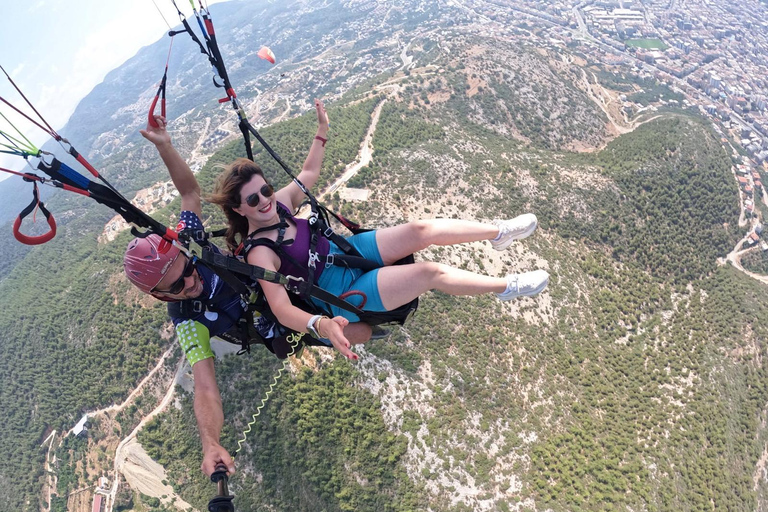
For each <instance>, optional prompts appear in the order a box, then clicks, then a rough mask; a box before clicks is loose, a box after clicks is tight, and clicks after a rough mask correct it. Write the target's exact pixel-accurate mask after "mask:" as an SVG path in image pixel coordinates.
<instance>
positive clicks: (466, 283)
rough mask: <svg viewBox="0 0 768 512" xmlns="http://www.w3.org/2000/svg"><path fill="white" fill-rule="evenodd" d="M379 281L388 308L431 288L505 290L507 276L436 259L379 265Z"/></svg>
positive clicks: (455, 291)
mask: <svg viewBox="0 0 768 512" xmlns="http://www.w3.org/2000/svg"><path fill="white" fill-rule="evenodd" d="M376 283H377V285H378V287H379V294H380V295H381V302H382V304H383V305H384V307H385V308H386V309H387V310H392V309H395V308H397V307H399V306H401V305H403V304H406V303H408V302H410V301H412V300H413V299H415V298H416V297H418V296H420V295H421V294H423V293H424V292H427V291H429V290H439V291H441V292H443V293H447V294H449V295H480V294H483V293H492V292H494V293H502V292H503V291H505V290H506V289H507V279H506V277H490V276H484V275H480V274H475V273H473V272H469V271H466V270H461V269H458V268H454V267H451V266H448V265H443V264H442V263H434V262H423V263H414V264H412V265H394V266H389V267H383V268H380V269H379V274H378V277H377V280H376Z"/></svg>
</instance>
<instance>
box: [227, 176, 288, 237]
mask: <svg viewBox="0 0 768 512" xmlns="http://www.w3.org/2000/svg"><path fill="white" fill-rule="evenodd" d="M268 191H270V187H269V186H268V184H267V182H266V180H265V179H264V178H263V177H262V176H260V175H258V174H254V175H253V176H252V177H251V179H250V180H249V181H248V182H247V183H245V184H244V185H243V186H242V188H241V189H240V206H238V207H237V208H233V210H234V211H236V212H237V213H239V214H240V215H242V216H244V217H246V218H247V219H248V223H249V224H250V225H251V226H255V227H260V226H268V225H272V224H274V223H275V222H277V221H276V217H277V200H276V199H275V194H274V191H272V193H271V194H270V195H269V197H265V196H264V194H265V193H266V192H268ZM248 198H251V204H254V205H255V206H251V205H249V204H248V202H247V200H248ZM257 199H258V203H256V200H257Z"/></svg>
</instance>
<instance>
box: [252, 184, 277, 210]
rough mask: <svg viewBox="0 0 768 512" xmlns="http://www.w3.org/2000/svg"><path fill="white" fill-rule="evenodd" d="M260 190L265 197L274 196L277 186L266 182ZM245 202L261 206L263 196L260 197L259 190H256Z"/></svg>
mask: <svg viewBox="0 0 768 512" xmlns="http://www.w3.org/2000/svg"><path fill="white" fill-rule="evenodd" d="M259 191H260V192H261V195H263V196H264V197H272V194H274V193H275V188H274V187H273V186H272V185H270V184H269V183H265V184H264V185H262V186H261V188H260V189H259ZM245 202H246V203H247V204H248V206H250V207H254V206H259V203H260V202H261V198H260V197H259V192H254V193H253V194H251V195H249V196H248V197H246V198H245Z"/></svg>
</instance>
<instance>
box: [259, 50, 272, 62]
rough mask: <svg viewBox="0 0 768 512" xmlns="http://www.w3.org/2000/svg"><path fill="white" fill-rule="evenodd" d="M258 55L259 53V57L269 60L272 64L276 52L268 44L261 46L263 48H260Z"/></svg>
mask: <svg viewBox="0 0 768 512" xmlns="http://www.w3.org/2000/svg"><path fill="white" fill-rule="evenodd" d="M258 55H259V58H261V59H264V60H268V61H269V62H271V63H272V64H274V63H275V54H274V53H272V50H270V49H269V48H267V47H266V46H262V47H261V50H259V54H258Z"/></svg>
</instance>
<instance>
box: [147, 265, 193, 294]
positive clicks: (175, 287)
mask: <svg viewBox="0 0 768 512" xmlns="http://www.w3.org/2000/svg"><path fill="white" fill-rule="evenodd" d="M196 268H197V257H192V258H189V259H187V264H186V265H185V266H184V272H182V273H181V277H179V278H178V279H177V280H176V281H174V282H173V284H172V285H171V286H170V287H169V288H168V289H167V290H154V291H157V292H160V293H168V294H171V295H178V294H180V293H181V292H182V291H184V279H186V278H187V277H189V276H191V275H192V274H193V273H194V271H195V269H196Z"/></svg>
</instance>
